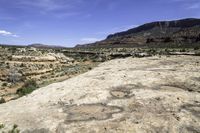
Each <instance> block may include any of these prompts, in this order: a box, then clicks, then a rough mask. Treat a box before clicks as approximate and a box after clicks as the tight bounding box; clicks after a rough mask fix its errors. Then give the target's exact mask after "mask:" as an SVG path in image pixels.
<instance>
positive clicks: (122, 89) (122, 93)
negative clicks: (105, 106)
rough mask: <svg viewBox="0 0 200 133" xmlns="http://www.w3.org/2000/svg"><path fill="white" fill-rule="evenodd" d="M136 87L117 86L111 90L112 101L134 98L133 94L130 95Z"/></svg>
mask: <svg viewBox="0 0 200 133" xmlns="http://www.w3.org/2000/svg"><path fill="white" fill-rule="evenodd" d="M137 87H138V86H136V85H124V86H118V87H116V88H113V89H112V90H111V91H110V95H111V96H112V98H113V99H126V98H131V97H133V96H135V95H134V94H132V93H131V90H132V89H135V88H137Z"/></svg>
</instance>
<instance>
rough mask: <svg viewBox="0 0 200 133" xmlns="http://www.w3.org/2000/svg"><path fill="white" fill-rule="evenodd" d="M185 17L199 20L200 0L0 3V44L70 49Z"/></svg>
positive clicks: (29, 0)
mask: <svg viewBox="0 0 200 133" xmlns="http://www.w3.org/2000/svg"><path fill="white" fill-rule="evenodd" d="M188 17H190V18H191V17H195V18H200V0H0V43H4V44H21V45H26V44H32V43H43V44H49V45H62V46H67V47H71V46H74V45H76V44H84V43H90V42H95V41H97V40H101V39H104V38H105V37H106V36H107V35H108V34H110V33H115V32H119V31H123V30H127V29H129V28H133V27H135V26H138V25H141V24H144V23H146V22H151V21H157V20H173V19H181V18H188Z"/></svg>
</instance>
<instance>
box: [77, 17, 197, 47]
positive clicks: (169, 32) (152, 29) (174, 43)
mask: <svg viewBox="0 0 200 133" xmlns="http://www.w3.org/2000/svg"><path fill="white" fill-rule="evenodd" d="M197 45H198V46H200V19H195V18H188V19H182V20H174V21H158V22H152V23H147V24H144V25H141V26H139V27H136V28H133V29H130V30H127V31H124V32H119V33H115V34H111V35H109V36H108V37H107V38H106V39H105V40H103V41H99V42H96V43H93V44H86V45H78V46H76V47H195V46H197Z"/></svg>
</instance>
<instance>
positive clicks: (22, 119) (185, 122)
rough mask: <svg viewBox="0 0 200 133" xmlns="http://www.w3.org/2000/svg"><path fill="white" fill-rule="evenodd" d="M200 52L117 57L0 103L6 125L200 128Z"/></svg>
mask: <svg viewBox="0 0 200 133" xmlns="http://www.w3.org/2000/svg"><path fill="white" fill-rule="evenodd" d="M199 60H200V57H198V56H171V57H160V58H159V57H148V58H126V59H116V60H111V61H109V62H105V63H102V64H100V65H99V66H98V67H96V68H94V69H93V70H91V71H89V72H87V73H85V74H82V75H79V76H77V77H74V78H71V79H68V80H66V81H63V82H59V83H54V84H51V85H49V86H46V87H43V88H40V89H38V90H36V91H34V92H33V93H32V94H30V95H28V96H24V97H22V98H20V99H17V100H14V101H10V102H8V103H5V104H1V105H0V124H3V125H4V127H3V128H2V129H0V131H8V130H9V129H12V127H13V125H14V124H16V125H17V127H16V126H15V127H16V128H17V129H18V130H20V132H22V133H23V132H24V133H55V132H56V133H65V132H66V133H78V132H83V133H134V132H137V133H150V132H151V133H158V132H159V133H168V132H170V133H190V132H191V133H197V132H200V115H199V114H200V62H199Z"/></svg>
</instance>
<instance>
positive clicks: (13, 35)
mask: <svg viewBox="0 0 200 133" xmlns="http://www.w3.org/2000/svg"><path fill="white" fill-rule="evenodd" d="M0 35H2V36H11V37H19V36H18V35H16V34H13V33H11V32H9V31H5V30H0Z"/></svg>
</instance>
